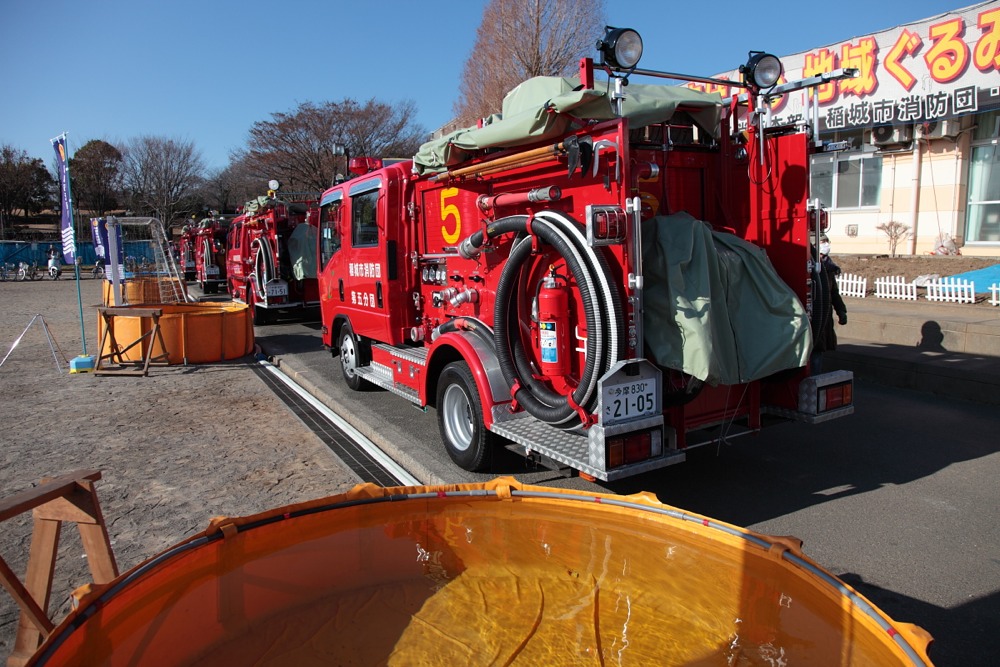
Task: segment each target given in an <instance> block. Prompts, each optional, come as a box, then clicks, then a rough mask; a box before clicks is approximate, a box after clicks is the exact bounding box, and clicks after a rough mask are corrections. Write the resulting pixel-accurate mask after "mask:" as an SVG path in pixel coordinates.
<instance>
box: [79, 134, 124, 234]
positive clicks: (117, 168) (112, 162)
mask: <svg viewBox="0 0 1000 667" xmlns="http://www.w3.org/2000/svg"><path fill="white" fill-rule="evenodd" d="M123 160H124V158H123V157H122V153H121V151H120V150H118V149H117V148H115V147H114V146H112V145H111V144H109V143H108V142H106V141H102V140H100V139H93V140H91V141H88V142H87V143H85V144H84V145H83V146H81V147H80V149H79V150H78V151H76V154H75V155H74V156H73V158H72V159H71V160H70V162H69V171H70V175H71V177H72V179H73V181H72V192H73V199H74V200H75V201H74V203H75V204H76V206H77V208H79V209H85V210H88V211H90V212H91V213H93V214H94V215H96V216H103V215H105V214H106V213H107V212H108V211H110V210H111V209H113V208H116V207H117V205H118V195H119V193H120V192H121V175H122V162H123Z"/></svg>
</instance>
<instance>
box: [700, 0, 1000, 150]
mask: <svg viewBox="0 0 1000 667" xmlns="http://www.w3.org/2000/svg"><path fill="white" fill-rule="evenodd" d="M765 47H766V45H765ZM781 61H782V64H783V65H784V70H785V72H784V75H783V77H782V79H781V81H782V82H784V81H795V80H798V79H804V78H808V77H812V76H816V75H818V74H821V73H823V72H831V71H833V70H835V69H838V68H856V69H858V70H859V73H860V74H859V76H857V77H855V78H851V79H842V80H839V81H832V82H830V83H827V84H824V85H822V86H819V87H817V88H816V89H815V90H816V94H818V96H819V97H818V101H819V111H820V114H819V115H820V130H821V131H834V130H847V129H856V128H862V127H874V126H884V125H902V124H934V123H937V122H938V121H942V120H945V119H949V118H955V117H957V116H962V115H966V114H971V113H978V112H981V111H987V110H991V109H997V108H1000V0H991V1H990V2H981V3H979V4H976V5H972V6H969V7H965V8H962V9H955V10H953V11H949V12H946V13H944V14H940V15H938V16H933V17H931V18H927V19H924V20H922V21H916V22H913V23H908V24H906V25H900V26H897V27H895V28H891V29H888V30H883V31H881V32H877V33H874V34H871V35H864V36H861V37H855V38H853V39H850V40H846V41H844V42H841V43H837V44H832V45H828V46H823V47H820V48H815V49H812V50H810V51H805V52H802V53H796V54H792V55H789V56H781ZM739 77H740V75H739V72H738V71H732V72H729V73H726V74H723V75H721V76H720V77H719V78H725V79H730V80H733V79H738V78H739ZM688 86H689V87H691V88H695V89H698V90H708V91H709V92H719V93H721V94H722V95H723V97H729V96H731V95H733V94H739V93H741V92H743V91H742V90H741V89H739V88H736V87H732V88H730V87H728V86H725V85H714V84H704V83H691V84H688ZM812 94H813V93H812V92H811V91H798V92H794V93H790V94H787V95H784V96H783V97H782V98H781V99H779V100H776V101H775V102H774V103H773V104H772V108H771V113H772V124H784V123H795V122H799V121H802V120H805V119H808V118H809V117H810V108H809V105H810V104H812V100H811V95H812Z"/></svg>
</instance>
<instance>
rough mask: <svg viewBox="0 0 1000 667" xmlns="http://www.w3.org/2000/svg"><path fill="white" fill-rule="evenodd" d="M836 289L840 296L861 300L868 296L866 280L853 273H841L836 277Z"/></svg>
mask: <svg viewBox="0 0 1000 667" xmlns="http://www.w3.org/2000/svg"><path fill="white" fill-rule="evenodd" d="M837 288H838V289H839V290H840V295H841V296H853V297H855V298H858V299H863V298H865V296H866V295H867V294H868V279H867V278H865V277H863V276H858V275H855V274H853V273H842V274H840V275H839V276H837Z"/></svg>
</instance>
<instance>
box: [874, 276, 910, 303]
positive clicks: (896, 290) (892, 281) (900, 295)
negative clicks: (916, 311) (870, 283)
mask: <svg viewBox="0 0 1000 667" xmlns="http://www.w3.org/2000/svg"><path fill="white" fill-rule="evenodd" d="M875 296H876V297H878V298H880V299H905V300H907V301H916V300H917V286H916V285H915V284H913V283H912V282H910V281H908V280H907V279H906V278H905V277H903V276H886V277H884V278H876V279H875Z"/></svg>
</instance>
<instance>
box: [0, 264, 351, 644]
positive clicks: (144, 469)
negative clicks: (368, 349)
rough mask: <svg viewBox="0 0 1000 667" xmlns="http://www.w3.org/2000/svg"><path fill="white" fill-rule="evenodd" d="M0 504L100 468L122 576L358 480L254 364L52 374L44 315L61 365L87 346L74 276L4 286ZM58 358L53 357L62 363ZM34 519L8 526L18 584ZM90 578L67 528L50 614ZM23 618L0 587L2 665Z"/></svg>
mask: <svg viewBox="0 0 1000 667" xmlns="http://www.w3.org/2000/svg"><path fill="white" fill-rule="evenodd" d="M80 285H81V293H82V303H83V313H84V324H85V326H86V331H87V348H88V352H89V353H91V354H94V353H95V352H96V351H97V350H96V348H97V313H96V311H95V310H94V305H95V304H98V303H99V301H100V281H96V280H89V279H85V280H82V281H81V283H80ZM0 304H2V308H0V359H2V358H3V356H4V355H6V354H7V351H8V350H9V349H10V347H11V344H12V343H13V342H14V340H15V339H16V338H17V337H18V336H19V335H21V333H22V332H24V337H23V339H22V340H21V342H20V343H19V344H18V346H17V347H16V348H15V349H14V350H13V352H12V353H11V354H10V356H9V358H8V359H7V361H6V362H5V363H4V364H3V366H2V367H0V408H2V409H0V415H2V424H0V442H2V445H3V446H2V453H0V457H2V466H0V498H2V497H7V496H9V495H11V494H13V493H16V492H18V491H22V490H24V489H27V488H29V487H31V486H33V485H35V484H36V483H37V482H38V481H39V480H40V479H41V478H42V477H49V476H57V475H60V474H64V473H67V472H70V471H73V470H79V469H87V468H93V469H98V470H101V471H102V473H103V479H102V480H101V481H99V482H98V483H97V493H98V497H99V499H100V502H101V507H102V509H103V512H104V516H105V518H106V520H107V523H108V531H109V533H110V535H111V540H112V544H113V548H114V551H115V556H116V559H117V562H118V566H119V569H120V570H121V571H123V572H124V571H126V570H128V569H131V568H132V567H134V566H135V565H137V564H139V563H140V562H142V561H144V560H145V559H147V558H149V557H151V556H153V555H155V554H157V553H159V552H160V551H162V550H163V549H165V548H167V547H169V546H171V545H173V544H175V543H177V542H179V541H180V540H182V539H184V538H185V537H187V536H190V535H192V534H194V533H197V532H199V531H201V530H203V529H204V528H205V527H206V525H207V524H208V521H209V519H210V518H211V517H213V516H217V515H230V516H241V515H246V514H252V513H255V512H259V511H262V510H264V509H268V508H272V507H279V506H282V505H286V504H290V503H294V502H298V501H301V500H306V499H310V498H317V497H322V496H326V495H330V494H334V493H341V492H343V491H346V490H347V489H349V488H351V487H352V486H353V485H354V484H355V483H356V478H355V477H354V476H353V474H352V473H350V472H349V471H347V470H346V469H345V468H343V467H342V466H341V464H340V463H339V461H337V459H335V458H334V457H333V455H332V454H331V453H330V452H329V450H328V449H327V448H326V446H325V445H324V444H323V443H322V442H321V441H320V440H319V439H318V438H316V436H314V435H313V434H312V432H310V431H309V430H307V429H306V427H305V426H304V425H303V424H302V423H301V422H300V421H299V420H298V418H297V417H295V416H294V415H293V414H292V413H291V412H290V411H289V410H288V409H287V408H286V407H285V405H284V404H283V403H282V402H281V401H280V400H279V399H278V398H277V397H276V396H275V395H274V394H272V393H271V392H270V390H269V389H268V388H267V387H266V386H265V385H264V383H263V382H262V381H261V380H260V379H259V378H258V377H257V376H256V375H255V374H254V371H253V370H252V365H253V364H254V361H253V359H251V358H246V359H243V360H240V361H236V362H230V363H220V364H212V365H203V366H189V367H170V368H154V369H152V370H151V371H150V374H149V376H148V377H145V378H142V377H107V376H95V375H92V374H70V373H69V372H68V368H67V366H66V365H65V364H62V368H61V369H60V370H58V371H57V370H56V364H55V361H54V360H53V355H52V352H51V351H50V348H49V344H48V342H47V339H46V336H45V333H44V329H43V328H42V326H41V324H40V321H39V320H36V321H35V323H34V324H32V326H31V328H30V329H28V330H27V331H26V332H25V327H26V326H27V325H28V323H29V322H30V321H31V320H32V318H33V316H34V315H36V314H41V315H42V316H43V318H44V321H45V323H46V324H47V326H48V328H49V330H50V331H51V332H52V334H53V337H54V339H55V341H56V342H57V343H58V346H59V347H60V348H61V350H62V352H64V353H65V354H66V356H67V357H69V358H73V357H75V356H76V355H78V354H80V353H81V352H82V344H81V336H80V320H79V316H78V305H77V291H76V285H75V283H74V282H73V281H72V280H60V281H50V280H48V279H46V280H44V281H37V282H25V283H15V282H0ZM60 363H62V362H61V360H60ZM30 536H31V515H30V513H27V514H23V515H21V516H19V517H17V518H14V519H11V520H9V521H7V522H5V523H4V525H3V527H2V530H0V555H2V556H3V558H4V559H5V560H6V561H7V563H8V564H9V565H10V566H11V567H12V569H13V570H14V572H16V573H17V574H18V575H19V576H23V575H24V572H25V567H26V563H27V554H28V546H29V544H30ZM88 581H90V578H89V572H88V571H87V568H86V565H85V561H84V559H83V551H82V548H81V546H80V540H79V535H78V533H77V532H76V530H75V528H74V527H73V526H72V525H70V526H68V527H67V529H65V530H64V531H63V533H62V539H61V549H60V556H59V561H58V563H57V566H56V580H55V585H54V589H53V595H52V603H51V605H50V610H51V611H52V612H53V613H54V614H55V616H56V618H61V617H62V615H64V614H65V612H66V611H68V608H69V607H68V603H67V600H68V597H69V594H70V593H71V592H72V590H73V589H74V588H76V587H77V586H78V585H80V584H83V583H86V582H88ZM17 619H18V611H17V607H16V605H15V604H14V602H13V600H12V599H11V598H10V597H9V596H8V595H7V593H6V592H0V658H2V659H4V660H5V659H6V656H7V655H8V654H9V653H10V651H11V649H12V647H13V638H14V635H15V633H16V628H17Z"/></svg>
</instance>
